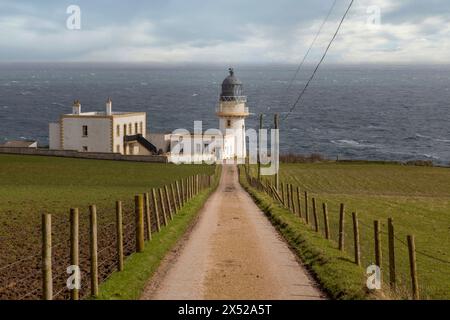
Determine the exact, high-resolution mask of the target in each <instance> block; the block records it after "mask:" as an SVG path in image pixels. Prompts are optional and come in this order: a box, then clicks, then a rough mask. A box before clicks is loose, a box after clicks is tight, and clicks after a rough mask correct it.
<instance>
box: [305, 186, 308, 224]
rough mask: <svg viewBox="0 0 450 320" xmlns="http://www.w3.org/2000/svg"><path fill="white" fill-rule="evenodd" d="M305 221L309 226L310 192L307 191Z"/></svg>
mask: <svg viewBox="0 0 450 320" xmlns="http://www.w3.org/2000/svg"><path fill="white" fill-rule="evenodd" d="M305 221H306V224H309V211H308V192H307V191H305Z"/></svg>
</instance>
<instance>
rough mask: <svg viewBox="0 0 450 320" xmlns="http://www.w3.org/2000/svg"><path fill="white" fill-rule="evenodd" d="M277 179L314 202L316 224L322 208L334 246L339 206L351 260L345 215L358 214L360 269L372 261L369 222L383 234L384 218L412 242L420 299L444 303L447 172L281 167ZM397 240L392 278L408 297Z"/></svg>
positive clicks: (448, 243) (449, 266) (448, 240)
mask: <svg viewBox="0 0 450 320" xmlns="http://www.w3.org/2000/svg"><path fill="white" fill-rule="evenodd" d="M280 179H281V180H282V181H283V182H289V183H292V184H294V185H297V186H300V188H301V190H302V191H305V190H306V191H308V192H309V193H310V197H316V199H317V200H318V210H319V220H320V222H321V223H323V221H322V220H323V219H322V217H323V216H322V210H321V208H322V202H327V204H328V208H329V214H330V219H331V221H330V224H331V230H332V237H333V239H334V240H336V239H337V230H338V215H339V204H340V203H341V202H342V203H345V205H346V213H347V215H346V229H345V232H346V242H345V247H346V251H347V252H349V253H351V254H353V233H352V225H351V212H353V211H356V212H358V215H359V219H360V230H361V231H360V232H361V242H362V243H361V245H362V248H361V251H362V261H363V265H364V266H368V265H370V264H372V263H373V261H374V260H375V258H374V245H373V233H374V232H373V221H374V220H378V219H379V220H381V222H382V228H383V231H385V232H387V218H388V217H392V218H393V219H394V225H395V232H396V236H397V237H398V238H399V239H400V240H401V241H405V242H406V235H407V234H413V235H415V236H416V247H417V251H418V253H417V264H418V273H419V286H420V291H421V295H422V297H423V298H431V299H450V169H448V168H431V167H412V166H402V165H391V164H375V163H374V164H370V163H360V164H358V163H346V164H343V163H341V164H336V163H321V164H283V165H282V166H281V173H280ZM310 212H312V211H311V210H310ZM322 230H323V228H322ZM400 240H396V261H397V275H398V277H400V278H401V279H399V280H401V282H402V284H401V287H403V288H404V289H406V292H409V288H410V280H409V279H410V278H409V268H408V266H409V265H408V261H409V260H408V255H407V248H406V246H405V245H404V244H403V243H402V242H401V241H400ZM382 241H383V242H382V249H383V270H384V273H383V277H384V278H383V280H385V281H388V272H387V270H388V264H387V262H388V261H387V260H388V259H387V257H388V252H387V236H386V235H385V234H383V237H382ZM400 294H402V293H400Z"/></svg>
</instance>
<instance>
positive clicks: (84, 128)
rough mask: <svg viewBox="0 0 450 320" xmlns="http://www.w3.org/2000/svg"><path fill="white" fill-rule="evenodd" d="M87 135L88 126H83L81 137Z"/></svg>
mask: <svg viewBox="0 0 450 320" xmlns="http://www.w3.org/2000/svg"><path fill="white" fill-rule="evenodd" d="M87 136H88V126H83V137H87Z"/></svg>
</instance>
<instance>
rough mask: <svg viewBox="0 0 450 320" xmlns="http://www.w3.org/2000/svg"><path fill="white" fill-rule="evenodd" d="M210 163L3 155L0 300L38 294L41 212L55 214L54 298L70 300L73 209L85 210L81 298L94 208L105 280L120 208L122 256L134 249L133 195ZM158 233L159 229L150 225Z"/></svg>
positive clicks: (207, 170)
mask: <svg viewBox="0 0 450 320" xmlns="http://www.w3.org/2000/svg"><path fill="white" fill-rule="evenodd" d="M213 173H214V167H213V166H206V165H173V164H150V163H137V162H136V163H135V162H118V161H101V160H83V159H67V158H53V157H34V156H15V155H0V300H2V299H37V298H39V297H40V295H41V288H40V287H41V257H40V254H41V214H42V213H51V214H52V225H53V235H52V236H53V265H54V266H53V271H54V273H53V276H54V294H55V298H56V299H63V298H66V297H67V293H68V292H67V289H65V282H66V279H67V277H68V275H67V273H66V268H67V267H68V266H69V265H70V263H69V210H70V208H79V210H80V267H81V269H82V289H81V294H82V295H87V294H88V293H89V285H90V284H89V277H88V276H87V274H88V273H89V268H90V265H89V261H88V257H89V210H88V207H89V205H91V204H95V205H96V206H97V215H98V224H99V225H98V241H99V247H98V250H99V274H100V280H103V279H105V278H107V277H108V276H109V275H110V274H111V273H112V272H113V271H115V270H116V263H115V262H116V248H115V241H116V235H115V203H116V201H118V200H120V201H122V202H123V211H124V212H123V214H124V222H123V223H124V238H125V239H124V242H125V254H126V255H129V254H131V253H132V252H133V251H134V247H135V239H134V233H133V228H134V215H133V213H134V195H136V194H139V193H144V192H149V191H150V190H151V188H156V187H161V186H163V185H166V184H170V183H173V182H175V181H176V180H180V179H185V178H187V177H189V176H192V175H195V174H208V175H211V174H213ZM153 228H155V226H153Z"/></svg>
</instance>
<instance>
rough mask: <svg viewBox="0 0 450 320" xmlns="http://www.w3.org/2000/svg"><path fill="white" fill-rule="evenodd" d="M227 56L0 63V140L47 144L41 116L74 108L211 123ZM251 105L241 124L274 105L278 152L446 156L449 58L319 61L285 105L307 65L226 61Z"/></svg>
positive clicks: (449, 158)
mask: <svg viewBox="0 0 450 320" xmlns="http://www.w3.org/2000/svg"><path fill="white" fill-rule="evenodd" d="M228 67H230V66H228V65H219V64H214V65H202V64H177V65H160V64H123V63H121V64H114V63H25V64H24V63H1V64H0V144H1V143H2V141H4V140H11V139H33V140H38V141H39V143H40V145H42V146H45V145H48V123H49V122H54V121H57V120H58V117H59V115H60V114H63V113H70V112H71V105H72V102H73V100H75V99H79V100H80V101H81V104H82V110H83V111H103V110H104V106H105V101H106V99H107V98H108V97H111V99H112V100H113V110H114V111H145V112H147V121H148V123H147V127H148V130H149V131H150V132H167V133H168V132H172V131H173V130H175V129H180V128H184V129H187V130H190V131H193V125H194V121H203V129H204V130H206V129H210V128H218V119H217V117H216V115H215V109H216V106H217V102H218V96H219V94H220V85H221V83H222V81H223V79H224V78H225V77H226V76H227V75H228V71H227V70H228ZM233 67H234V70H235V74H236V76H237V77H238V78H239V79H240V80H241V81H242V82H243V84H244V90H245V94H246V95H247V96H248V106H249V108H250V112H251V115H250V116H249V118H248V119H247V122H246V125H247V128H257V126H258V123H259V114H264V126H265V127H267V128H271V127H273V116H274V114H275V113H278V114H279V115H280V151H281V153H290V152H291V153H298V154H312V153H319V154H322V155H324V156H326V157H328V158H331V159H334V158H339V159H355V160H357V159H364V160H387V161H390V160H393V161H410V160H432V161H433V162H434V163H436V164H440V165H448V164H449V163H450V66H445V65H444V66H443V65H417V66H415V65H327V64H325V65H323V66H322V67H321V68H320V69H319V71H318V73H317V74H316V77H315V78H314V80H313V81H312V82H311V84H310V86H309V87H308V89H307V90H306V92H305V94H304V95H303V96H302V99H301V100H300V101H299V103H298V104H297V106H296V107H295V108H293V106H294V102H295V101H296V99H297V97H298V95H299V93H300V91H301V90H302V89H303V87H304V86H305V83H306V81H307V79H308V78H309V77H310V76H311V74H312V71H313V67H312V66H303V67H302V68H301V69H300V71H299V72H298V76H297V77H296V78H295V80H292V79H293V78H294V75H295V73H296V70H297V67H298V66H296V65H275V64H273V65H272V64H266V65H234V66H233Z"/></svg>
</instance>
